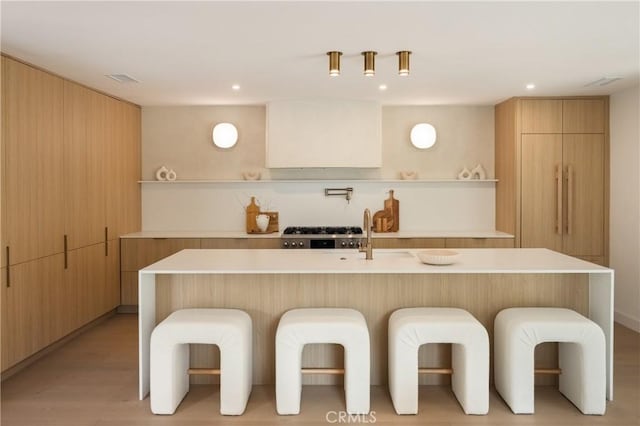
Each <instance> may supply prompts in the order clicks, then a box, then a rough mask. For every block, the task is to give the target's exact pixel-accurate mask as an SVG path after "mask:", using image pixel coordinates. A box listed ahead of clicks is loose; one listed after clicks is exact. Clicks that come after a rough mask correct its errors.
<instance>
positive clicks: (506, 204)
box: [495, 99, 520, 244]
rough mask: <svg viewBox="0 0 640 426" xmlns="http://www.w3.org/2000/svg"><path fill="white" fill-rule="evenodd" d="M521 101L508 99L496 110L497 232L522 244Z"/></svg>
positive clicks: (497, 106)
mask: <svg viewBox="0 0 640 426" xmlns="http://www.w3.org/2000/svg"><path fill="white" fill-rule="evenodd" d="M517 116H518V100H517V99H509V100H507V101H505V102H502V103H501V104H498V105H496V107H495V172H496V179H498V182H497V183H496V229H497V230H498V231H502V232H507V233H509V234H513V235H515V236H516V244H519V241H520V240H519V238H520V222H519V220H518V221H516V219H519V217H520V216H519V211H520V210H519V206H520V204H519V192H518V191H517V188H518V187H519V186H518V185H517V182H518V180H517V175H518V170H517V164H518V163H519V161H518V157H517V146H518V145H519V141H520V133H519V129H518V120H517Z"/></svg>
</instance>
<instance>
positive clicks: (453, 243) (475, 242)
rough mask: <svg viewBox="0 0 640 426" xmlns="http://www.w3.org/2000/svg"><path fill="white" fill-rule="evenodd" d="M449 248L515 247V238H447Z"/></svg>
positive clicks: (446, 243)
mask: <svg viewBox="0 0 640 426" xmlns="http://www.w3.org/2000/svg"><path fill="white" fill-rule="evenodd" d="M445 246H446V247H447V248H513V238H447V239H446V240H445Z"/></svg>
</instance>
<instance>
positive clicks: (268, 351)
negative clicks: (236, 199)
mask: <svg viewBox="0 0 640 426" xmlns="http://www.w3.org/2000/svg"><path fill="white" fill-rule="evenodd" d="M587 284H588V277H587V276H586V275H572V274H553V275H547V274H544V275H535V274H497V275H493V274H487V275H484V274H461V275H458V274H455V275H453V274H452V275H446V274H442V275H440V274H438V275H413V274H407V275H404V274H403V275H385V274H381V275H366V274H309V275H300V274H286V275H244V274H242V275H241V274H238V275H160V276H158V277H157V293H156V294H157V299H156V301H157V311H156V312H157V317H156V318H157V320H158V321H161V320H162V319H164V318H166V316H167V315H168V314H169V313H170V312H172V311H174V310H176V309H181V308H188V307H226V308H238V309H243V310H245V311H246V312H247V313H248V314H249V315H250V316H251V318H252V320H253V330H254V333H253V334H254V358H253V361H254V371H253V374H254V383H256V384H272V383H274V377H275V375H274V366H275V359H274V354H275V332H276V328H277V325H278V321H279V319H280V317H281V315H282V314H283V313H284V312H286V311H287V310H289V309H293V308H300V307H345V306H348V307H351V308H354V309H357V310H359V311H360V312H362V314H363V315H364V317H365V318H366V320H367V325H368V327H369V333H370V336H371V348H372V349H371V354H372V358H371V378H372V384H384V383H386V380H387V324H388V320H389V316H390V315H391V313H392V312H393V311H394V310H395V309H398V308H402V307H416V306H443V307H447V306H448V307H459V308H462V309H466V310H468V311H469V312H471V313H472V314H473V315H474V316H475V317H476V318H478V320H479V321H480V322H481V323H482V324H483V325H484V326H485V327H486V328H487V330H488V331H489V334H490V336H492V334H493V321H494V319H495V316H496V314H497V313H498V312H499V311H500V310H501V309H504V308H506V307H512V306H550V307H560V306H564V307H568V308H571V309H574V310H576V311H578V312H580V313H582V314H585V315H586V314H587V310H588V285H587ZM491 341H492V340H491ZM429 346H432V347H429ZM198 349H199V348H195V350H194V355H193V358H192V359H193V360H194V362H198V363H199V364H198V366H206V367H212V366H215V365H216V364H215V362H216V360H215V359H213V357H212V354H211V353H212V352H211V351H210V350H208V351H206V353H197V350H198ZM448 354H449V349H448V348H447V347H446V346H444V347H442V346H438V345H427V347H425V348H421V351H420V365H421V366H424V367H433V366H448V365H450V360H449V359H448V358H447V356H448ZM555 357H556V355H555V354H553V353H548V349H547V350H542V351H541V353H540V354H539V358H540V359H539V361H540V362H541V365H544V366H546V367H548V366H553V363H554V362H555ZM340 358H341V355H340V354H339V353H336V352H335V350H333V349H327V348H323V349H320V350H318V349H317V348H315V347H311V348H309V349H306V350H305V359H304V360H303V362H304V365H314V366H323V367H327V366H332V365H331V364H332V363H334V362H335V361H336V360H339V359H340ZM304 380H305V383H331V382H333V381H335V380H336V378H334V377H305V378H304ZM420 380H421V383H442V381H441V380H443V379H442V378H438V377H424V378H421V379H420ZM446 380H448V379H446Z"/></svg>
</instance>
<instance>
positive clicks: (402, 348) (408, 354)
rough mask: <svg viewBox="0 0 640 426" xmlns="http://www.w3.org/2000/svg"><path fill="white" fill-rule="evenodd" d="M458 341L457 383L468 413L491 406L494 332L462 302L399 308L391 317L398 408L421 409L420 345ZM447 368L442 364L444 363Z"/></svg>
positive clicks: (454, 356) (392, 382)
mask: <svg viewBox="0 0 640 426" xmlns="http://www.w3.org/2000/svg"><path fill="white" fill-rule="evenodd" d="M425 343H452V348H451V367H452V368H451V370H452V371H447V373H449V372H450V373H451V374H452V376H451V388H452V389H453V393H454V394H455V396H456V398H457V399H458V401H459V402H460V405H461V406H462V409H463V410H464V412H465V413H466V414H487V413H488V412H489V336H488V334H487V330H486V329H485V328H484V327H483V326H482V324H480V322H478V320H477V319H475V318H474V317H473V315H471V314H470V313H469V312H467V311H465V310H463V309H456V308H407V309H399V310H397V311H395V312H394V313H393V314H391V317H390V318H389V360H388V363H389V392H390V394H391V400H392V401H393V406H394V408H395V410H396V413H398V414H417V413H418V372H422V373H429V372H437V371H430V369H418V349H419V348H420V345H423V344H425ZM438 370H441V369H438Z"/></svg>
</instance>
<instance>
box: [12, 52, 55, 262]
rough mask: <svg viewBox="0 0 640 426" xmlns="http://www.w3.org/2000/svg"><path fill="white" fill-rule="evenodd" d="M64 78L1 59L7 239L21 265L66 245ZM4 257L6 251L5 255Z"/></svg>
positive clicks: (13, 254)
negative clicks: (63, 163) (64, 213)
mask: <svg viewBox="0 0 640 426" xmlns="http://www.w3.org/2000/svg"><path fill="white" fill-rule="evenodd" d="M62 113H63V81H62V79H60V78H57V77H53V76H51V75H49V74H47V73H44V72H42V71H39V70H36V69H34V68H31V67H29V66H27V65H24V64H22V63H20V62H17V61H14V60H12V59H9V58H5V57H3V58H2V119H3V126H2V141H3V144H4V148H5V153H4V154H5V155H6V158H7V159H11V161H6V163H5V164H4V166H5V178H6V179H5V180H6V182H5V190H6V193H5V196H6V199H5V200H4V201H5V203H3V204H4V205H5V208H6V210H5V213H6V214H5V216H6V222H5V225H6V234H5V237H6V241H5V243H6V244H8V245H9V246H11V263H12V264H17V263H21V262H25V261H28V260H32V259H36V258H39V257H44V256H49V255H51V254H54V253H60V252H62V250H63V244H62V243H63V239H62V235H63V234H64V221H63V211H64V209H63V195H62V188H63V180H62V143H63V138H62V136H63V133H62V130H63V129H62V127H63V126H62V121H63V115H62ZM3 256H4V255H3Z"/></svg>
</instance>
